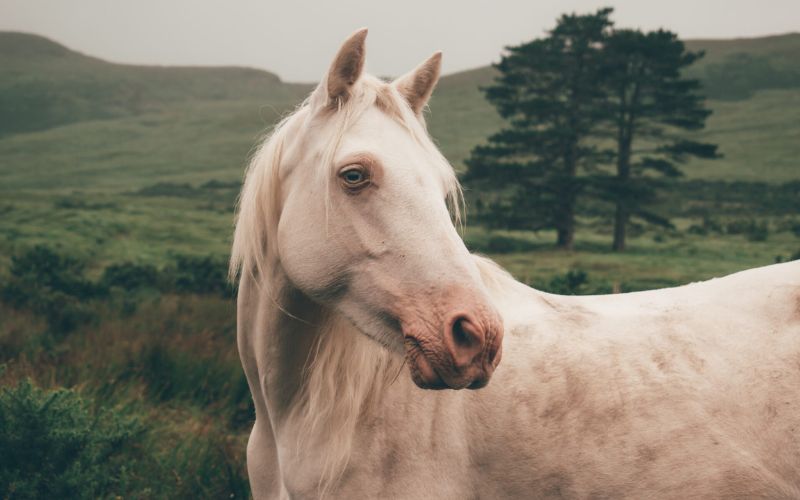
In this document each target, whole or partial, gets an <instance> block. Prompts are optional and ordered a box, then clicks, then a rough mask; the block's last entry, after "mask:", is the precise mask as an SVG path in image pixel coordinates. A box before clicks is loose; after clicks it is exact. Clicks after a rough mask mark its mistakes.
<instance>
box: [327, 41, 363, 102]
mask: <svg viewBox="0 0 800 500" xmlns="http://www.w3.org/2000/svg"><path fill="white" fill-rule="evenodd" d="M366 38H367V28H361V29H360V30H358V31H356V32H355V33H353V34H352V35H350V36H349V37H348V38H347V40H345V41H344V43H343V44H342V46H341V48H340V49H339V52H338V53H337V54H336V58H335V59H334V60H333V63H332V64H331V69H330V70H328V81H327V89H328V99H329V100H330V101H336V100H345V99H347V97H348V96H349V94H350V87H352V86H353V84H354V83H356V80H358V77H359V76H361V72H362V71H363V70H364V58H365V56H366V50H365V48H364V41H365V40H366Z"/></svg>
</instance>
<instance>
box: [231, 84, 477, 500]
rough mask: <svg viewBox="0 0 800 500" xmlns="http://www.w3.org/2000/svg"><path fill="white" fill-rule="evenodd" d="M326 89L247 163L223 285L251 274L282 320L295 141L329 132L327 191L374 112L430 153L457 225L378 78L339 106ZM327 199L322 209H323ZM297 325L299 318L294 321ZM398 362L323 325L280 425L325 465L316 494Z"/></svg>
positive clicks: (409, 126) (446, 169)
mask: <svg viewBox="0 0 800 500" xmlns="http://www.w3.org/2000/svg"><path fill="white" fill-rule="evenodd" d="M324 88H325V82H322V83H321V84H320V86H319V87H318V88H317V90H315V91H314V92H313V93H312V94H311V95H310V96H309V97H308V98H307V99H306V100H305V101H304V102H303V103H302V104H300V105H299V106H298V107H297V109H296V110H295V111H294V112H293V113H292V114H290V115H289V116H287V117H286V118H284V119H283V120H281V121H280V122H279V123H278V124H277V125H276V126H275V128H274V129H273V131H272V133H271V134H269V136H268V137H267V138H266V139H265V140H264V141H263V143H262V144H261V146H260V147H259V148H258V150H257V151H256V153H255V154H254V155H253V157H252V159H251V161H250V164H249V166H248V168H247V171H246V174H245V180H244V185H243V188H242V192H241V195H240V198H239V203H238V211H237V217H236V224H235V231H234V238H233V248H232V251H231V260H230V268H229V272H230V277H231V279H232V280H235V279H236V277H237V276H238V275H239V274H240V273H250V275H251V276H252V277H253V279H254V282H255V283H256V284H257V286H258V287H259V289H260V290H261V292H262V293H263V294H264V295H265V296H267V297H269V299H270V300H272V302H273V303H274V305H275V306H276V307H277V308H279V309H280V310H281V311H283V312H284V313H286V314H289V313H288V312H287V311H286V310H285V309H284V308H283V306H282V305H281V304H279V303H278V301H277V300H276V296H275V295H274V290H272V288H271V286H270V285H271V280H272V278H273V277H274V272H275V271H276V268H277V266H278V265H279V264H278V263H279V256H278V254H277V250H276V248H275V247H276V246H275V245H274V244H272V243H273V242H274V241H275V235H276V232H277V225H278V218H279V214H280V208H281V207H280V203H281V185H280V179H281V175H280V172H281V169H282V168H294V167H295V165H286V164H285V162H286V156H287V155H286V153H287V152H289V151H291V150H292V146H293V145H294V144H295V142H294V141H302V140H303V134H304V132H305V131H308V130H312V129H317V130H319V128H320V127H328V128H325V129H324V130H326V131H327V130H331V131H332V132H331V133H330V135H329V136H328V137H326V142H325V143H324V144H323V145H322V148H321V154H320V158H321V160H320V162H319V165H316V166H315V167H314V168H316V175H322V176H323V179H324V180H323V182H325V183H326V184H325V185H326V186H327V182H329V180H330V178H331V176H330V175H329V172H330V169H331V168H332V167H333V161H334V157H335V155H336V153H337V150H338V148H339V146H340V144H341V141H342V138H343V137H344V135H345V134H346V133H347V131H348V130H349V128H350V126H351V125H352V124H353V123H355V122H356V121H357V120H358V118H359V117H360V116H361V115H362V114H363V113H364V112H365V111H366V110H367V109H368V108H369V107H370V106H377V107H378V108H379V109H380V110H381V111H383V112H384V113H386V114H387V115H388V116H390V117H391V118H392V119H394V120H395V121H396V122H397V123H399V124H400V125H402V126H403V127H404V128H405V129H406V130H407V131H408V132H409V134H411V136H412V137H413V138H414V139H415V140H416V141H417V143H418V144H420V145H421V146H422V147H423V148H424V149H425V150H426V152H428V153H429V155H430V158H431V160H432V163H433V167H434V168H435V169H436V170H437V171H438V173H439V174H440V175H441V176H442V177H443V179H444V181H445V185H446V186H447V188H448V203H449V206H450V209H451V213H452V215H453V217H454V219H455V221H456V223H457V224H458V223H460V216H461V206H462V205H463V195H462V192H461V188H460V186H459V184H458V180H457V178H456V176H455V172H454V171H453V169H452V167H451V166H450V164H449V163H448V162H447V160H446V159H445V158H444V157H443V156H442V154H441V152H440V151H439V150H438V148H437V147H436V146H435V144H434V143H433V141H432V140H431V138H430V137H429V135H428V133H427V130H426V128H425V125H424V122H423V120H422V119H421V117H419V116H418V115H416V114H415V113H414V112H413V111H412V110H411V108H410V107H409V105H408V104H407V103H406V101H405V100H404V99H403V98H402V96H401V95H400V94H399V93H398V91H397V90H396V89H395V88H394V87H393V86H391V85H390V84H387V83H385V82H383V81H381V80H379V79H377V78H374V77H372V76H369V75H364V76H362V77H361V79H360V80H359V82H358V83H357V84H356V85H355V86H354V88H353V92H352V94H351V96H350V97H349V98H348V99H347V100H346V101H344V102H341V101H339V102H335V103H333V104H331V103H329V102H327V96H326V95H325V92H324ZM327 203H328V201H327V199H326V206H327ZM299 319H300V320H302V319H303V318H299ZM402 362H403V361H402V358H401V357H400V356H398V355H397V354H394V353H391V352H390V351H389V350H387V349H386V348H384V347H382V346H380V345H378V344H377V343H376V342H375V341H372V340H370V339H368V338H366V336H364V335H363V334H362V333H360V332H358V331H356V330H355V328H354V327H353V326H352V325H351V324H350V323H349V321H347V320H345V319H343V318H341V317H339V316H338V315H337V314H335V313H334V312H332V311H328V312H327V318H326V320H325V321H324V322H323V324H322V325H319V331H318V333H317V338H316V341H315V343H314V347H313V348H312V351H311V353H310V356H309V360H308V363H307V364H306V367H305V370H304V377H303V383H302V386H301V387H302V388H301V391H300V394H299V396H298V397H297V399H296V400H295V402H294V403H293V408H292V410H291V411H290V414H289V416H288V418H287V422H291V425H292V426H293V427H296V428H297V429H298V430H299V431H298V432H297V436H298V447H299V448H298V449H301V450H307V451H308V453H311V450H312V449H313V453H314V454H316V455H317V456H322V457H324V460H323V463H324V466H323V469H324V470H323V471H322V475H321V476H322V479H321V481H320V485H319V488H320V494H324V492H325V491H326V490H327V489H328V488H329V487H330V486H331V485H332V484H333V483H334V482H335V481H336V480H337V478H338V477H339V476H340V475H341V473H342V472H343V470H344V468H345V466H346V464H347V462H348V459H349V456H350V452H351V449H352V443H353V438H354V434H355V429H356V425H357V423H358V421H359V418H360V417H361V416H362V415H363V413H364V411H365V410H367V409H368V408H369V407H370V405H371V404H372V403H371V402H373V401H375V396H377V395H379V394H381V392H382V391H383V389H384V388H385V386H386V385H387V384H390V383H391V382H392V381H393V380H394V379H395V378H396V377H397V376H398V375H399V372H400V370H401V368H402Z"/></svg>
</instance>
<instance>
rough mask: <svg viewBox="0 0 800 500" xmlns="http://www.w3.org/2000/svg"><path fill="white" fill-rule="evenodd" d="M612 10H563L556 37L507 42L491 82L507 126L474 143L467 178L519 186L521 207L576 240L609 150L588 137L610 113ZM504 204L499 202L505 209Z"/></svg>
mask: <svg viewBox="0 0 800 500" xmlns="http://www.w3.org/2000/svg"><path fill="white" fill-rule="evenodd" d="M610 13H611V9H601V10H598V11H597V13H595V14H593V15H583V16H579V15H575V14H572V15H563V16H561V18H559V20H558V22H557V24H556V27H555V28H554V29H553V30H552V31H551V32H550V34H549V36H548V37H546V38H543V39H538V40H533V41H531V42H527V43H524V44H522V45H519V46H514V47H508V48H507V51H508V52H507V53H506V54H504V55H503V57H502V59H501V60H500V62H499V63H498V64H496V65H495V68H496V69H497V70H498V75H497V78H496V79H495V82H494V84H493V85H491V86H489V87H486V88H485V89H484V91H485V93H486V98H487V100H489V102H491V103H492V104H493V105H494V106H495V107H496V108H497V111H498V113H499V114H500V116H502V117H503V118H504V119H505V120H506V121H507V126H506V127H505V128H503V129H502V130H500V131H499V132H497V133H495V134H493V135H492V136H490V137H489V140H488V142H489V144H487V145H480V146H478V147H476V148H475V149H473V151H472V155H471V157H470V158H469V159H468V160H467V165H468V166H469V170H468V173H467V177H466V180H467V181H471V180H483V181H486V182H489V183H491V184H494V186H495V187H504V188H506V189H508V188H509V187H510V189H512V191H513V192H512V197H511V199H513V200H515V201H517V202H524V203H525V204H526V206H525V207H522V206H520V205H519V203H515V204H514V206H513V207H512V209H513V210H515V211H527V210H526V209H530V210H531V212H532V213H533V214H535V216H536V217H538V218H539V219H540V220H542V221H544V222H543V224H545V225H547V227H554V228H555V229H556V230H557V232H558V238H557V244H558V245H559V246H561V247H564V248H570V247H571V246H572V240H573V237H574V232H575V222H574V221H575V204H576V202H577V198H578V196H579V194H580V193H581V192H582V191H583V189H584V187H585V184H586V182H587V181H588V180H589V179H590V177H587V176H586V175H585V174H586V173H591V172H592V170H593V169H594V167H595V165H596V163H597V162H598V161H600V159H601V157H602V156H603V155H604V151H602V150H601V149H600V148H598V147H597V146H596V145H594V144H592V143H590V142H588V141H587V139H588V137H589V136H590V135H591V134H592V132H593V130H594V129H595V128H596V127H597V125H598V124H599V122H601V121H602V120H604V119H605V115H604V113H603V101H604V99H605V96H604V93H603V87H602V86H601V85H598V81H599V80H600V77H601V75H602V70H603V68H602V59H601V44H602V42H603V40H605V38H606V37H607V36H608V30H609V29H610V27H611V22H610V20H609V18H608V17H609V15H610ZM499 206H500V205H494V208H498V207H499Z"/></svg>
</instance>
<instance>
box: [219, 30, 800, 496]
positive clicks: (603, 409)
mask: <svg viewBox="0 0 800 500" xmlns="http://www.w3.org/2000/svg"><path fill="white" fill-rule="evenodd" d="M366 34H367V31H366V30H360V31H357V32H355V33H354V34H352V35H351V36H350V37H349V38H348V39H347V40H346V41H345V42H344V43H343V45H342V46H341V48H340V49H339V51H338V53H337V54H336V56H335V58H334V60H333V62H332V64H331V66H330V69H329V70H328V72H327V74H326V75H325V76H324V77H323V79H322V81H321V83H320V84H319V86H318V87H316V89H315V90H314V91H313V92H312V93H311V94H310V95H309V97H308V98H307V99H306V100H305V101H304V102H303V103H302V104H301V105H299V106H298V107H297V108H296V110H295V111H294V112H293V113H292V114H290V115H289V116H287V117H286V118H284V119H283V120H282V121H281V122H280V123H279V124H278V125H277V126H276V127H275V128H274V129H273V131H272V132H271V134H270V135H269V136H268V137H267V138H266V139H265V140H264V141H263V142H262V144H261V147H260V148H259V149H258V150H257V152H256V153H255V154H254V155H253V158H252V160H251V163H250V165H249V167H248V169H247V172H246V176H245V182H244V184H243V187H242V191H241V194H240V198H239V206H238V213H237V217H236V224H235V230H234V241H233V247H232V256H231V273H232V276H233V279H238V285H239V287H238V299H237V300H238V304H237V322H238V334H237V344H238V349H239V353H240V356H241V361H242V365H243V368H244V372H245V374H246V377H247V381H248V383H249V387H250V390H251V392H252V396H253V401H254V406H255V423H254V425H253V428H252V432H251V434H250V437H249V441H248V444H247V471H248V475H249V480H250V483H251V486H252V493H253V496H254V498H257V499H263V498H318V497H322V496H325V497H328V498H348V499H353V498H382V499H383V498H414V499H420V498H422V499H425V498H436V499H450V498H453V499H455V498H457V499H463V498H681V499H683V498H800V397H798V396H800V263H798V262H795V263H784V264H776V265H771V266H767V267H763V268H757V269H751V270H747V271H743V272H739V273H737V274H733V275H730V276H727V277H724V278H719V279H713V280H711V281H706V282H700V283H693V284H689V285H685V286H680V287H676V288H669V289H662V290H655V291H646V292H636V293H627V294H617V295H608V296H585V297H572V296H559V295H552V294H548V293H544V292H541V291H537V290H535V289H532V288H529V287H528V286H526V285H524V284H522V283H519V282H517V281H515V280H514V279H513V278H512V277H511V276H510V275H509V274H508V273H507V272H505V271H504V270H503V269H501V268H500V267H498V266H497V265H496V264H494V263H493V262H491V261H490V260H488V259H486V258H484V257H481V256H478V255H473V254H471V253H470V252H469V251H468V250H467V248H466V247H465V245H464V243H463V241H462V239H461V238H460V236H459V232H458V229H457V228H458V226H459V217H460V212H461V208H460V207H461V206H462V204H463V202H462V201H461V200H462V195H461V191H460V188H459V184H458V181H457V179H456V176H455V174H454V171H453V168H452V167H451V166H450V164H449V163H448V162H447V160H446V159H445V158H444V157H443V156H442V154H441V153H440V152H439V150H438V149H437V147H436V145H435V144H434V142H433V141H432V139H431V138H430V136H429V135H428V132H427V129H426V125H425V120H424V116H423V115H424V111H425V108H426V104H427V102H428V99H429V98H430V96H431V93H432V91H433V88H434V86H435V85H436V83H437V81H438V78H439V74H440V71H441V53H439V52H437V53H435V54H434V55H432V56H431V57H430V58H428V59H427V60H426V61H424V62H423V63H422V64H420V65H419V66H418V67H417V68H415V69H414V70H412V71H410V72H409V73H407V74H405V75H404V76H401V77H399V78H397V79H396V80H394V81H392V82H387V81H383V80H381V79H378V78H375V77H373V76H371V75H369V74H367V73H365V72H364V69H363V68H364V60H365V39H366Z"/></svg>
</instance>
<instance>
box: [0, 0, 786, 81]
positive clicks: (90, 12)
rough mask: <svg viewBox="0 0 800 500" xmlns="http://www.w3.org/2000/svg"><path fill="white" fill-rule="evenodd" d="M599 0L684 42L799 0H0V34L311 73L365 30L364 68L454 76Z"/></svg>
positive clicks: (781, 18)
mask: <svg viewBox="0 0 800 500" xmlns="http://www.w3.org/2000/svg"><path fill="white" fill-rule="evenodd" d="M606 5H612V6H614V7H615V9H616V12H615V14H614V19H615V20H616V22H617V25H618V26H625V27H641V28H645V29H654V28H658V27H664V28H667V29H670V30H673V31H676V32H677V33H678V34H679V35H680V36H682V37H684V38H733V37H752V36H760V35H767V34H776V33H786V32H791V31H794V32H796V31H800V0H760V1H757V0H669V1H666V0H616V1H610V0H607V1H592V0H491V1H473V0H400V1H384V0H328V1H324V0H316V1H308V0H284V1H281V2H276V1H273V0H227V1H204V0H0V30H15V31H26V32H31V33H37V34H41V35H44V36H47V37H49V38H52V39H54V40H56V41H58V42H60V43H62V44H64V45H66V46H68V47H70V48H72V49H75V50H78V51H80V52H84V53H86V54H89V55H93V56H97V57H100V58H103V59H106V60H109V61H114V62H122V63H135V64H170V65H174V64H180V65H243V66H253V67H257V68H263V69H267V70H270V71H273V72H275V73H277V74H278V75H280V76H281V78H283V79H284V80H289V81H314V80H318V79H319V78H320V76H321V75H322V74H323V73H324V72H325V70H326V69H327V67H328V64H329V61H330V59H331V58H332V56H333V54H334V53H335V51H336V49H337V48H338V45H339V43H340V42H341V40H342V39H343V38H344V37H346V36H347V35H348V34H349V33H351V32H352V31H354V30H355V29H357V28H359V27H362V26H366V27H368V28H369V29H370V34H369V38H368V39H367V47H368V49H367V50H368V62H367V66H368V69H369V70H370V71H371V72H372V73H375V74H378V75H384V76H390V75H398V74H401V73H404V72H405V71H406V70H408V69H410V68H411V67H413V66H414V65H416V64H417V63H418V62H420V61H422V60H423V59H424V58H425V57H427V56H428V55H429V54H431V53H432V52H434V51H435V50H443V51H444V71H445V72H446V73H452V72H454V71H459V70H463V69H468V68H473V67H477V66H482V65H485V64H488V63H490V62H492V61H496V60H497V59H498V54H499V53H500V51H501V49H502V48H503V46H506V45H509V44H516V43H519V42H521V41H524V40H529V39H531V38H534V37H536V36H539V35H541V34H542V33H543V31H544V30H546V29H548V28H551V27H552V26H553V24H554V20H555V18H556V17H557V16H558V15H559V14H560V13H562V12H567V11H577V12H581V13H585V12H591V11H594V10H596V9H597V8H599V7H602V6H606Z"/></svg>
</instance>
